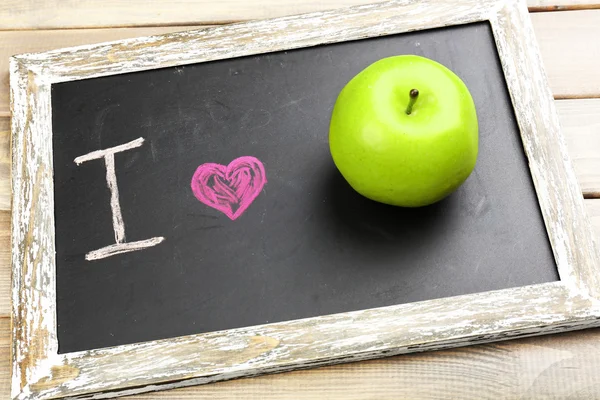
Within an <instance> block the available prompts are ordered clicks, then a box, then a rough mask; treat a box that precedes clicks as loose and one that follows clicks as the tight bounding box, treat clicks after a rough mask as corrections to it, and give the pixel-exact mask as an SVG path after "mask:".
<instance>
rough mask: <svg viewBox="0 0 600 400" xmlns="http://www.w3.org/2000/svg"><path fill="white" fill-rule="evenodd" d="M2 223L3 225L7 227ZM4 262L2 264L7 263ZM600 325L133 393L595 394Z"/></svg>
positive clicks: (4, 331)
mask: <svg viewBox="0 0 600 400" xmlns="http://www.w3.org/2000/svg"><path fill="white" fill-rule="evenodd" d="M2 229H3V228H2V225H0V232H2ZM0 268H1V267H0ZM9 346H10V319H9V318H7V317H0V398H2V399H8V398H9V393H10V391H9V389H10V379H9V377H10V363H9V352H10V347H9ZM599 366H600V329H589V330H585V331H580V332H572V333H563V334H556V335H549V336H544V337H536V338H527V339H518V340H512V341H506V342H499V343H494V344H487V345H478V346H469V347H462V348H457V349H452V350H443V351H435V352H428V353H422V354H407V355H402V356H396V357H390V358H386V359H380V360H373V361H364V362H357V363H349V364H345V365H336V366H332V367H322V368H316V369H311V370H306V371H296V372H289V373H284V374H275V375H265V376H260V377H254V378H251V379H239V380H234V381H229V382H219V383H215V384H211V385H204V386H196V387H190V388H183V389H176V390H169V391H164V392H154V393H147V394H142V395H136V396H131V397H127V399H131V400H151V399H153V400H161V399H169V400H203V399H207V400H208V399H210V400H239V399H242V398H243V399H248V400H315V399H330V400H342V399H343V400H364V399H371V398H372V399H378V400H379V399H381V400H386V399H387V400H396V399H402V398H406V399H415V400H446V399H465V400H470V399H473V400H475V399H477V400H487V399H489V400H497V399H517V398H524V399H529V398H530V399H533V398H536V399H594V398H599V397H600V381H598V380H597V379H596V377H597V371H598V367H599Z"/></svg>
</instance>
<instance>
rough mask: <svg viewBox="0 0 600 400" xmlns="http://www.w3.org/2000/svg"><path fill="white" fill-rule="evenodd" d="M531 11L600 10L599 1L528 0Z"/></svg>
mask: <svg viewBox="0 0 600 400" xmlns="http://www.w3.org/2000/svg"><path fill="white" fill-rule="evenodd" d="M527 6H528V7H529V11H532V12H539V11H565V10H590V9H595V8H600V2H599V1H598V0H564V1H560V0H554V1H548V0H527Z"/></svg>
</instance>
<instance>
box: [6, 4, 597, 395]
mask: <svg viewBox="0 0 600 400" xmlns="http://www.w3.org/2000/svg"><path fill="white" fill-rule="evenodd" d="M485 20H489V21H490V23H491V26H492V31H493V33H494V37H495V40H496V46H497V48H498V53H499V57H500V60H501V63H502V67H503V71H504V74H505V78H506V82H507V86H508V89H509V92H510V95H511V98H512V101H513V106H514V110H515V115H516V117H517V120H518V123H519V127H520V130H521V136H522V139H523V144H524V147H525V151H526V154H527V157H528V159H529V163H530V169H531V173H532V176H533V180H534V184H535V187H536V190H537V194H538V199H539V202H540V207H541V210H542V214H543V216H544V221H545V223H546V227H547V230H548V233H549V237H550V241H551V244H552V248H553V251H554V254H555V258H556V262H557V266H558V270H559V273H560V277H561V281H560V282H554V283H549V284H541V285H534V286H528V287H524V288H514V289H506V290H501V291H495V292H486V293H478V294H473V295H466V296H458V297H451V298H445V299H438V300H431V301H424V302H419V303H413V304H404V305H398V306H391V307H383V308H377V309H370V310H362V311H357V312H350V313H342V314H336V315H327V316H321V317H316V318H307V319H303V320H297V321H289V322H282V323H276V324H268V325H263V326H258V327H247V328H242V329H233V330H228V331H221V332H212V333H207V334H200V335H191V336H185V337H178V338H173V339H167V340H161V341H153V342H145V343H137V344H132V345H124V346H117V347H113V348H108V349H99V350H91V351H83V352H77V353H69V354H61V355H59V354H58V353H57V349H58V343H57V337H56V317H55V306H56V304H55V301H54V299H55V292H54V287H55V273H54V266H55V265H54V262H55V261H54V256H53V254H54V215H53V209H54V208H53V190H54V189H53V181H52V170H53V169H52V148H51V142H52V141H51V140H49V139H50V135H51V133H52V130H51V129H52V126H51V107H50V85H51V83H54V82H63V81H70V80H79V79H86V78H92V77H98V76H107V75H113V74H122V73H127V72H134V71H142V70H149V69H155V68H163V67H169V66H176V65H185V64H191V63H197V62H205V61H210V60H217V59H223V58H233V57H239V56H245V55H252V54H259V53H265V52H272V51H280V50H287V49H294V48H301V47H307V46H315V45H320V44H326V43H333V42H340V41H347V40H356V39H361V38H367V37H376V36H381V35H387V34H394V33H402V32H408V31H414V30H420V29H427V28H435V27H443V26H451V25H460V24H464V23H469V22H477V21H485ZM543 71H544V69H543V66H542V62H541V57H540V55H539V51H538V48H537V45H536V41H535V37H534V34H533V30H532V28H531V22H530V20H529V16H528V15H527V8H526V5H525V3H524V2H523V1H516V0H484V1H479V0H458V1H455V0H422V1H417V0H400V1H392V2H388V3H379V4H373V5H365V6H358V7H352V8H348V9H341V10H334V11H327V12H319V13H311V14H305V15H300V16H292V17H283V18H277V19H272V20H266V21H253V22H248V23H242V24H233V25H228V26H219V27H215V28H206V29H198V30H194V31H189V32H181V33H173V34H167V35H163V36H153V37H145V38H138V39H129V40H122V41H117V42H112V43H101V44H96V45H89V46H80V47H75V48H70V49H63V50H55V51H50V52H46V53H39V54H26V55H20V56H15V57H13V58H12V59H11V108H12V113H13V119H12V131H13V137H12V157H13V165H12V171H13V176H12V179H13V183H12V187H13V193H14V194H13V215H12V238H13V245H12V246H13V248H12V268H13V291H12V298H13V380H12V397H13V398H15V399H50V398H62V397H75V398H112V397H115V396H119V395H126V394H134V393H142V392H146V391H153V390H160V389H169V388H175V387H181V386H189V385H196V384H204V383H210V382H215V381H219V380H226V379H233V378H239V377H244V376H254V375H258V374H264V373H273V372H282V371H288V370H293V369H299V368H309V367H314V366H320V365H328V364H334V363H340V362H350V361H358V360H365V359H370V358H377V357H383V356H391V355H395V354H402V353H408V352H417V351H425V350H434V349H441V348H447V347H456V346H464V345H469V344H475V343H483V342H491V341H497V340H503V339H508V338H514V337H523V336H532V335H541V334H547V333H556V332H563V331H567V330H575V329H583V328H587V327H592V326H598V325H600V322H599V318H600V303H599V301H598V298H599V297H600V296H599V294H598V292H599V291H600V283H599V282H598V279H600V278H599V277H600V270H599V268H600V266H599V263H598V256H597V252H596V249H595V245H594V242H593V236H592V231H591V226H590V224H589V221H587V219H586V212H585V209H584V205H583V198H582V197H581V194H580V190H579V187H578V185H577V181H576V178H575V175H574V172H573V167H572V165H571V162H570V160H569V158H568V155H567V151H566V146H565V144H564V139H563V138H562V136H561V135H560V127H559V123H558V119H557V116H556V111H555V109H554V104H553V102H552V96H551V93H550V89H549V88H548V84H547V79H546V76H545V73H544V72H543Z"/></svg>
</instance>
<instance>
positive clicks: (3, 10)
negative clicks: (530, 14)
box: [0, 0, 600, 30]
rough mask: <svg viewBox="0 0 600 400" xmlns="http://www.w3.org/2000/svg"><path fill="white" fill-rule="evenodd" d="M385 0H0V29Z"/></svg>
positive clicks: (558, 3) (250, 13)
mask: <svg viewBox="0 0 600 400" xmlns="http://www.w3.org/2000/svg"><path fill="white" fill-rule="evenodd" d="M381 1H383V0H307V1H294V0H260V1H242V0H221V1H212V0H174V1H169V2H153V3H152V6H148V3H147V2H146V1H145V0H129V1H109V2H107V1H102V0H87V1H76V2H63V1H46V0H28V1H23V0H4V2H2V3H1V4H0V30H9V29H60V28H100V27H130V26H165V25H199V24H212V23H225V22H232V21H242V20H249V19H260V18H270V17H277V16H284V15H291V14H299V13H306V12H312V11H324V10H330V9H335V8H339V7H346V6H351V5H360V4H369V3H377V2H381ZM527 4H528V6H529V7H530V10H532V11H538V10H544V11H550V10H568V9H582V8H595V7H598V6H599V5H600V2H599V1H598V0H527Z"/></svg>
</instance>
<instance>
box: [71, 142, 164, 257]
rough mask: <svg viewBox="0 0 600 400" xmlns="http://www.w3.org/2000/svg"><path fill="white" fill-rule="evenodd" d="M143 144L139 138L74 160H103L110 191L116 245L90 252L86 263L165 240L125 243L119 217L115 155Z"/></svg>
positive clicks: (78, 162)
mask: <svg viewBox="0 0 600 400" xmlns="http://www.w3.org/2000/svg"><path fill="white" fill-rule="evenodd" d="M143 143H144V138H139V139H136V140H133V141H131V142H129V143H125V144H122V145H119V146H115V147H111V148H108V149H104V150H97V151H92V152H91V153H88V154H85V155H83V156H79V157H77V158H76V159H75V160H74V161H75V164H77V165H81V164H82V163H84V162H86V161H90V160H96V159H98V158H104V163H105V164H106V183H107V184H108V189H109V190H110V208H111V209H112V220H113V229H114V231H115V242H116V243H115V244H111V245H110V246H106V247H103V248H101V249H98V250H94V251H90V252H89V253H87V254H86V255H85V259H86V260H88V261H91V260H99V259H101V258H106V257H110V256H114V255H116V254H121V253H128V252H130V251H136V250H143V249H145V248H148V247H152V246H156V245H157V244H159V243H160V242H162V241H163V240H165V238H164V237H160V236H159V237H153V238H151V239H146V240H140V241H137V242H130V243H127V242H126V241H125V224H124V223H123V216H122V215H121V205H120V203H119V188H118V187H117V175H116V173H115V153H119V152H121V151H125V150H130V149H135V148H136V147H140V146H141V145H142V144H143Z"/></svg>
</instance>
